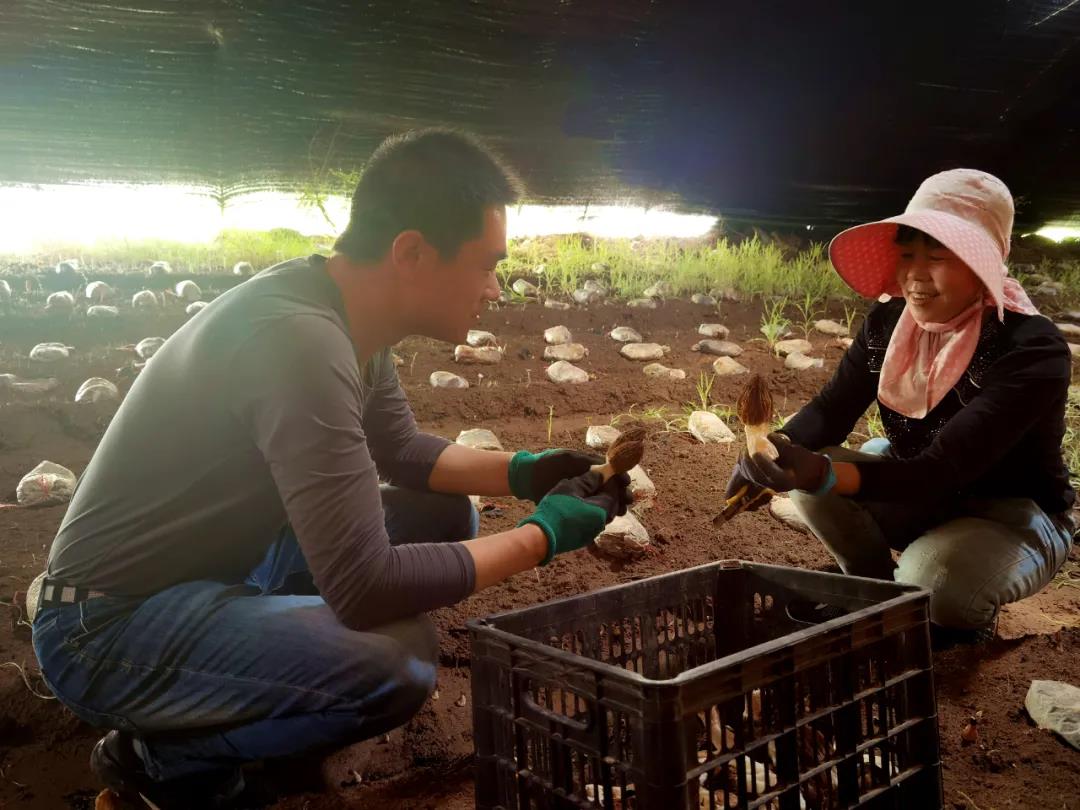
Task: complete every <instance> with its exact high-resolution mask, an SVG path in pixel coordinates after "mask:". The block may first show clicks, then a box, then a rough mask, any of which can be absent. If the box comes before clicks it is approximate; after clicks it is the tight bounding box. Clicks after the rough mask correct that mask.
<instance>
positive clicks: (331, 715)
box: [34, 130, 629, 810]
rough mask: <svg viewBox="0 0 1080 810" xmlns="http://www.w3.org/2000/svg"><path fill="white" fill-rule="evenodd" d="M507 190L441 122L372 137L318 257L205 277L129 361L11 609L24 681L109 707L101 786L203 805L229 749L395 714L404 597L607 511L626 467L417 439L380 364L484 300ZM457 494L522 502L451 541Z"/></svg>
mask: <svg viewBox="0 0 1080 810" xmlns="http://www.w3.org/2000/svg"><path fill="white" fill-rule="evenodd" d="M517 196H518V183H517V181H516V179H515V178H514V177H513V176H512V175H511V174H510V172H509V171H508V170H507V169H505V168H504V167H503V166H502V165H501V164H500V163H499V161H498V160H497V159H496V158H495V157H494V156H493V155H491V154H490V153H489V152H488V151H487V150H486V149H484V148H483V147H482V146H481V145H480V144H478V143H477V142H476V141H474V140H473V139H472V138H470V137H468V136H465V135H461V134H458V133H453V132H445V131H436V130H429V131H422V132H414V133H410V134H408V135H405V136H403V137H396V138H392V139H390V140H388V141H387V142H385V143H384V144H382V146H380V147H379V149H378V150H376V152H375V154H374V155H373V156H372V158H371V160H370V162H369V163H368V165H367V167H366V169H365V171H364V173H363V177H362V179H361V180H360V182H359V184H358V186H357V188H356V192H355V194H354V196H353V201H352V213H351V218H350V222H349V225H348V228H347V229H346V231H345V233H343V234H342V235H341V237H340V238H339V239H338V241H337V243H336V245H335V252H334V254H333V255H332V256H330V257H329V258H323V257H321V256H311V257H309V258H305V259H296V260H293V261H289V262H285V263H284V264H280V265H277V266H275V267H272V268H270V269H268V270H266V271H264V272H262V273H260V274H258V275H257V276H255V277H253V278H252V279H250V280H248V281H246V282H244V283H243V284H241V285H239V286H238V287H236V288H234V289H233V290H231V291H229V292H227V293H225V294H224V295H222V296H221V297H220V298H218V299H217V300H215V301H214V302H213V303H211V304H210V306H208V307H207V308H206V309H205V310H203V311H202V312H201V313H199V314H198V315H197V316H195V317H194V318H192V319H191V320H190V321H189V322H188V323H187V324H185V325H184V326H183V327H182V328H181V329H179V330H178V331H177V332H176V333H175V334H174V335H173V336H172V337H171V338H169V340H167V341H166V343H165V345H164V346H163V347H162V349H161V350H160V351H159V352H158V353H157V354H156V355H155V356H154V358H153V360H152V361H151V362H150V363H149V364H148V365H147V366H146V368H145V369H144V370H143V372H142V374H141V375H140V376H139V378H138V379H137V380H136V381H135V384H134V385H133V387H132V389H131V391H130V393H129V394H128V396H127V397H126V398H125V400H124V402H123V404H122V406H121V407H120V409H119V411H118V412H117V414H116V416H115V418H114V419H113V421H112V423H111V424H110V425H109V428H108V430H107V431H106V433H105V435H104V437H103V438H102V440H101V443H100V445H99V447H98V448H97V451H96V452H95V453H94V456H93V458H92V459H91V461H90V464H89V466H88V467H87V469H86V472H85V474H84V475H83V476H82V479H81V480H80V482H79V485H78V487H77V489H76V492H75V495H74V497H73V498H72V501H71V504H70V507H69V509H68V511H67V514H66V515H65V517H64V520H63V523H62V525H61V527H60V530H59V533H58V534H57V536H56V539H55V540H54V542H53V545H52V548H51V550H50V553H49V563H48V571H47V579H46V580H45V582H44V586H43V588H42V592H41V601H40V602H39V607H38V611H37V615H36V616H35V619H34V648H35V650H36V652H37V656H38V659H39V662H40V664H41V668H42V672H43V675H44V677H45V679H46V681H47V682H48V684H49V686H50V688H51V689H52V690H53V692H54V693H55V694H56V696H57V697H58V698H59V699H60V700H61V701H62V702H63V703H64V704H65V705H67V706H68V707H69V708H70V709H71V710H72V711H73V712H74V713H75V714H77V715H78V716H79V717H81V718H82V719H84V720H86V721H87V722H89V723H91V724H93V725H96V726H99V727H102V728H105V729H111V731H109V732H108V733H107V734H106V735H105V736H104V737H103V738H102V739H101V740H100V741H99V742H98V744H97V745H96V747H95V748H94V751H93V753H92V755H91V766H92V768H93V770H94V772H95V773H96V774H97V776H98V777H99V778H100V779H101V781H102V782H104V784H105V785H106V786H107V787H109V788H111V789H112V790H113V791H114V792H116V793H117V794H119V796H120V797H121V798H122V799H123V800H125V801H128V802H130V803H132V804H133V805H134V806H139V807H141V806H149V807H158V808H162V810H165V809H166V808H173V807H200V808H207V807H226V806H228V805H229V804H230V802H232V801H234V800H235V799H236V798H237V797H239V796H240V795H241V794H242V792H243V789H244V788H243V776H242V772H241V771H240V768H239V766H240V765H241V764H242V763H244V762H246V761H249V760H257V759H263V758H270V757H281V756H285V755H289V754H293V753H297V752H301V751H304V750H306V749H310V748H313V747H315V746H324V745H333V744H346V743H349V742H354V741H358V740H362V739H366V738H369V737H372V736H375V735H378V734H381V733H384V732H386V731H388V730H389V729H392V728H394V727H396V726H398V725H401V724H402V723H404V722H405V721H406V720H407V719H408V718H409V717H411V716H412V715H413V714H414V713H415V712H416V711H417V710H418V709H419V708H420V706H421V705H422V704H423V703H424V701H425V700H426V699H427V696H428V695H429V693H430V692H431V691H432V689H433V688H434V685H435V673H436V660H437V640H436V635H435V633H434V630H433V627H432V625H431V623H430V621H429V620H428V619H427V617H426V616H425V615H424V613H425V611H429V610H431V609H433V608H438V607H442V606H445V605H451V604H454V603H455V602H458V601H460V600H462V599H464V598H465V597H467V596H468V595H469V594H472V593H475V592H476V591H479V590H481V589H483V588H486V587H487V586H489V585H492V584H493V583H496V582H499V581H501V580H503V579H505V578H506V577H508V576H510V575H512V574H515V573H517V572H519V571H523V570H527V569H529V568H531V567H533V566H536V565H539V564H544V563H546V562H547V561H549V560H550V559H551V558H552V557H553V556H554V555H555V554H558V553H561V552H565V551H569V550H573V549H578V548H581V547H583V546H585V545H586V544H587V543H589V542H590V541H591V540H592V539H593V538H594V537H595V536H596V535H597V534H598V533H599V532H600V531H601V530H602V529H603V527H604V525H605V524H606V523H607V522H608V521H609V520H611V519H612V518H613V517H614V516H615V515H617V514H622V513H624V512H625V510H626V505H627V502H628V498H629V495H628V492H627V490H626V486H627V484H628V483H629V480H628V478H627V477H626V476H620V477H616V478H614V479H612V480H611V481H609V482H608V484H607V485H604V486H602V485H601V478H600V475H599V473H593V472H589V467H590V465H591V464H592V463H593V462H594V461H596V460H597V459H593V458H592V457H590V456H588V455H585V454H581V453H575V452H571V451H548V452H547V453H540V454H532V453H528V452H525V451H522V452H519V453H517V454H514V455H511V454H509V453H494V452H485V451H480V450H473V449H470V448H465V447H461V446H458V445H454V444H450V443H449V442H447V441H445V440H444V439H441V438H437V437H435V436H431V435H428V434H425V433H421V432H419V431H418V430H417V427H416V424H415V422H414V419H413V415H412V411H411V409H410V408H409V404H408V402H407V400H406V398H405V395H404V393H403V392H402V389H401V386H400V385H399V383H398V379H397V374H396V371H395V369H394V364H393V362H392V358H391V355H390V350H389V347H390V346H392V345H393V344H395V343H396V342H397V341H399V340H400V339H402V338H403V337H405V336H407V335H425V336H428V337H431V338H436V339H440V340H447V341H453V342H457V343H460V342H463V340H464V338H465V334H466V332H467V330H468V329H469V327H470V325H471V324H472V323H473V322H474V321H475V319H476V318H477V317H478V315H479V314H480V312H481V311H483V309H484V308H485V307H486V305H487V303H488V302H489V301H492V300H495V298H496V297H497V296H498V294H499V285H498V282H497V280H496V276H495V266H496V264H497V263H498V262H499V261H500V260H501V259H503V258H504V257H505V254H506V205H507V204H509V203H512V202H514V201H515V200H516V199H517ZM163 426H167V429H164V430H163ZM380 481H382V482H383V483H380ZM466 493H474V494H481V495H489V496H506V495H514V496H516V497H518V498H522V499H529V500H531V501H534V502H536V503H537V504H538V505H537V508H536V511H535V513H534V514H532V515H531V516H530V517H528V518H526V519H525V520H524V521H522V523H521V524H520V525H519V526H518V527H517V528H515V529H512V530H510V531H506V532H502V533H500V534H496V535H489V536H486V537H476V536H475V535H476V533H477V525H478V519H477V515H476V512H475V511H474V510H473V508H472V506H471V504H470V502H469V500H468V498H467V497H466Z"/></svg>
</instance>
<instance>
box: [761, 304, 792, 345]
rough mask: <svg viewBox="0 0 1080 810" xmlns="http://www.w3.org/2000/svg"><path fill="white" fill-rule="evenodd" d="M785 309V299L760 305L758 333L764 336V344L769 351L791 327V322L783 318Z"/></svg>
mask: <svg viewBox="0 0 1080 810" xmlns="http://www.w3.org/2000/svg"><path fill="white" fill-rule="evenodd" d="M786 308H787V299H786V298H780V299H779V300H774V301H765V302H764V303H763V304H762V308H761V327H760V331H761V334H763V335H764V336H765V342H766V343H767V344H768V345H769V348H770V349H774V348H775V347H776V344H777V342H778V341H779V340H780V339H781V338H782V337H783V336H784V334H785V333H786V332H787V330H788V327H789V326H791V321H789V320H788V319H787V318H786V317H785V316H784V310H785V309H786Z"/></svg>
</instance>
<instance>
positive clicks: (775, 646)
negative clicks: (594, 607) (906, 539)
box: [465, 559, 931, 688]
mask: <svg viewBox="0 0 1080 810" xmlns="http://www.w3.org/2000/svg"><path fill="white" fill-rule="evenodd" d="M703 568H716V569H718V570H730V569H735V568H748V569H755V568H758V569H768V570H772V571H785V570H791V567H790V566H783V565H770V564H768V563H755V562H750V561H748V560H731V559H728V560H717V561H715V562H711V563H704V564H703V565H695V566H692V567H690V568H682V569H679V570H678V571H669V572H667V573H664V574H656V575H655V576H651V577H643V578H642V579H639V580H634V581H633V582H623V583H619V584H616V585H609V586H607V587H606V588H600V589H599V590H596V591H588V592H587V593H588V594H589V595H590V596H598V595H600V594H603V593H607V592H608V591H613V590H616V589H619V588H625V587H626V586H627V585H631V584H637V583H639V582H647V581H649V580H657V579H664V578H667V577H674V576H679V575H683V574H686V573H687V572H689V571H698V570H701V569H703ZM796 570H801V571H806V570H807V569H796ZM808 573H813V574H816V575H820V576H822V577H828V578H830V579H837V580H839V579H844V580H848V579H860V580H867V581H869V582H874V583H875V584H877V585H882V584H885V585H892V586H894V587H895V588H896V589H897V590H898V591H899V593H898V594H897V595H896V596H894V597H893V598H892V599H887V600H885V601H883V602H878V603H876V604H874V605H871V606H869V607H865V608H861V609H859V610H857V611H855V612H853V613H849V614H847V615H845V616H839V617H837V618H835V619H830V620H829V621H826V622H821V623H820V624H813V625H809V626H807V627H805V628H803V629H802V630H799V631H798V632H795V633H790V634H788V635H786V636H781V637H780V638H775V639H772V640H770V641H764V642H762V643H760V644H755V645H754V646H753V647H747V648H746V649H744V650H739V651H738V652H734V653H729V654H728V655H725V656H724V657H723V658H717V659H716V660H715V661H709V662H707V663H705V664H701V665H699V666H696V667H693V668H691V669H688V670H685V671H683V672H680V673H679V674H678V675H676V676H675V677H674V678H665V679H655V678H646V677H645V676H644V675H642V674H641V673H639V672H635V671H633V670H628V669H624V668H622V667H617V666H614V665H612V664H608V663H605V662H603V661H597V660H596V659H593V658H588V657H587V656H584V655H580V654H578V653H574V652H570V651H569V650H561V649H559V648H558V647H552V646H551V645H549V644H544V643H543V642H542V641H534V640H533V639H530V638H526V637H524V636H519V635H516V634H514V633H511V632H509V631H508V630H502V629H500V628H498V627H495V626H493V625H491V624H489V622H491V621H495V620H497V619H499V618H500V617H504V616H507V615H511V614H514V613H520V612H521V611H523V610H532V609H538V608H541V607H549V606H552V605H558V604H560V603H563V602H570V601H572V600H574V599H577V598H578V597H580V596H581V595H582V594H574V595H572V596H563V597H559V598H557V599H549V600H547V601H546V602H537V603H536V604H535V605H529V606H528V607H525V608H515V609H512V610H503V611H500V612H499V613H493V614H491V615H490V616H484V617H478V618H473V619H469V620H468V621H467V622H466V623H465V626H466V628H467V629H468V630H470V631H472V632H477V631H481V632H482V633H483V634H484V635H489V636H493V637H494V638H496V639H499V640H501V641H503V642H509V643H512V644H514V645H516V646H517V647H521V648H524V649H526V650H529V651H530V652H533V653H536V654H539V655H545V656H551V657H554V658H556V659H558V660H561V661H563V663H567V664H570V663H572V664H573V665H575V666H584V667H585V668H587V669H592V670H594V671H597V672H599V673H600V674H607V675H617V676H619V677H620V678H623V679H624V680H625V681H628V682H630V683H633V684H636V685H640V686H647V687H654V688H664V687H672V688H676V687H679V686H682V685H683V684H684V683H686V682H687V681H689V680H692V679H693V680H696V679H697V678H700V677H702V676H705V675H707V674H709V673H710V672H711V671H713V670H720V669H724V668H725V667H728V666H730V665H731V664H732V663H734V660H733V659H739V660H746V659H748V658H758V657H760V656H765V655H769V654H771V653H774V652H777V651H778V650H782V649H784V648H785V647H792V646H794V645H795V644H796V643H798V642H801V641H803V640H805V639H808V638H812V637H814V636H816V635H821V634H823V633H827V632H830V631H832V630H836V629H839V628H841V627H844V626H845V625H849V624H854V623H855V622H857V621H860V620H861V619H863V618H865V614H866V612H867V611H871V610H873V611H875V612H880V611H881V610H883V609H885V608H893V607H899V606H900V605H904V604H907V603H909V602H916V601H919V600H922V599H926V600H927V601H929V598H930V594H931V592H930V590H929V589H928V588H922V587H919V586H917V585H908V584H906V583H901V582H893V583H889V582H887V581H882V580H875V579H870V578H868V577H853V576H850V575H847V574H835V573H832V572H829V571H808Z"/></svg>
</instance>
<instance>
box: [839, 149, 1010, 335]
mask: <svg viewBox="0 0 1080 810" xmlns="http://www.w3.org/2000/svg"><path fill="white" fill-rule="evenodd" d="M900 225H909V226H911V227H912V228H916V229H917V230H920V231H922V232H923V233H926V234H929V235H930V236H932V237H933V238H934V239H936V240H937V241H939V242H941V244H943V245H944V246H945V247H947V248H948V249H949V250H951V251H952V252H953V253H955V254H956V256H957V257H958V258H959V259H960V260H961V261H962V262H963V263H964V264H966V265H967V266H968V267H970V268H971V270H972V271H973V272H974V273H975V275H976V276H978V277H979V280H981V281H982V283H983V284H984V285H985V287H986V291H987V295H988V297H989V299H990V300H991V301H992V302H993V304H994V306H996V307H997V310H998V317H1001V316H1002V313H1003V308H1004V304H1005V299H1006V297H1007V296H1006V294H1005V291H1004V289H1003V288H1004V286H1005V276H1006V275H1007V273H1008V269H1007V268H1006V267H1005V258H1006V257H1007V256H1008V255H1009V237H1010V234H1011V233H1012V226H1013V198H1012V194H1011V193H1010V192H1009V189H1008V187H1007V186H1006V185H1005V184H1004V183H1003V182H1001V181H1000V180H999V179H998V178H996V177H994V176H993V175H991V174H987V173H986V172H980V171H977V170H975V169H951V170H949V171H945V172H940V173H938V174H935V175H933V176H932V177H929V178H927V179H926V180H924V181H923V183H922V185H921V186H919V189H918V191H916V192H915V196H914V197H912V198H911V202H909V203H908V206H907V210H906V211H904V213H902V214H900V215H899V216H895V217H889V218H888V219H883V220H881V221H880V222H870V223H867V224H865V225H857V226H855V227H854V228H848V229H847V230H846V231H843V232H842V233H840V234H838V235H837V236H836V237H835V238H834V239H833V240H832V242H831V243H830V244H829V259H830V260H831V261H832V263H833V267H835V268H836V272H837V273H839V274H840V277H841V278H842V279H843V280H844V281H845V282H846V283H847V285H848V286H849V287H851V288H852V289H853V290H855V292H857V293H859V294H860V295H864V296H866V297H867V298H877V297H879V296H881V295H891V296H898V295H900V288H899V287H898V286H897V284H896V267H897V262H898V261H899V258H900V246H899V245H897V244H896V242H895V239H896V230H897V227H898V226H900Z"/></svg>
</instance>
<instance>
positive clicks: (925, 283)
mask: <svg viewBox="0 0 1080 810" xmlns="http://www.w3.org/2000/svg"><path fill="white" fill-rule="evenodd" d="M899 247H900V260H899V262H898V264H897V268H896V283H897V284H898V285H900V290H901V291H902V292H903V294H904V300H905V301H907V305H908V306H909V307H911V311H912V314H913V315H914V316H915V317H916V318H917V319H918V320H920V321H923V322H924V323H946V322H948V321H951V320H952V319H953V318H955V317H956V316H957V315H959V314H960V313H961V312H963V311H964V310H965V309H967V308H968V307H970V306H971V305H972V304H974V303H975V302H976V301H977V300H978V299H979V298H981V297H982V295H983V292H984V288H983V285H982V282H981V281H979V278H978V276H976V275H975V274H974V273H973V272H971V268H969V267H968V266H967V265H966V264H964V263H963V262H962V261H960V259H959V258H957V256H956V254H955V253H953V252H952V251H951V250H949V249H948V248H947V247H943V246H941V245H938V244H935V243H933V242H930V241H928V240H926V239H924V238H922V237H916V238H914V239H912V240H911V241H909V242H906V243H904V244H901V245H900V246H899Z"/></svg>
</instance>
